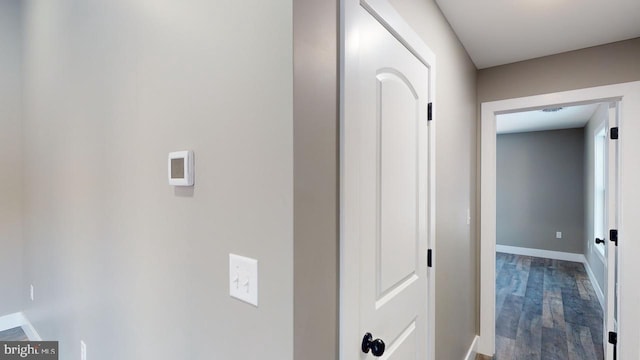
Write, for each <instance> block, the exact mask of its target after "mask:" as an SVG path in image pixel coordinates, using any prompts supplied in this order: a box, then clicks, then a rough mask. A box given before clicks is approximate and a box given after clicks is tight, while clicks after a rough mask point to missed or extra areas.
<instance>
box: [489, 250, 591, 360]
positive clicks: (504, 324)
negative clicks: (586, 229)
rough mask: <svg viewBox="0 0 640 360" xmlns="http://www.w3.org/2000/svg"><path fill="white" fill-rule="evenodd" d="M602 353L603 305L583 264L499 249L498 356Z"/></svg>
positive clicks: (503, 359) (586, 359) (504, 359)
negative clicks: (509, 252)
mask: <svg viewBox="0 0 640 360" xmlns="http://www.w3.org/2000/svg"><path fill="white" fill-rule="evenodd" d="M602 358H603V352H602V308H601V307H600V303H599V302H598V299H597V297H596V294H595V292H594V290H593V287H592V285H591V282H590V281H589V277H588V276H587V273H586V271H585V269H584V266H583V265H582V264H580V263H575V262H569V261H560V260H551V259H543V258H536V257H529V256H520V255H513V254H505V253H497V254H496V356H495V359H496V360H513V359H558V360H564V359H570V360H574V359H575V360H592V359H593V360H600V359H602Z"/></svg>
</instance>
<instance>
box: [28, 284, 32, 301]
mask: <svg viewBox="0 0 640 360" xmlns="http://www.w3.org/2000/svg"><path fill="white" fill-rule="evenodd" d="M29 297H30V298H31V301H33V284H31V289H30V292H29Z"/></svg>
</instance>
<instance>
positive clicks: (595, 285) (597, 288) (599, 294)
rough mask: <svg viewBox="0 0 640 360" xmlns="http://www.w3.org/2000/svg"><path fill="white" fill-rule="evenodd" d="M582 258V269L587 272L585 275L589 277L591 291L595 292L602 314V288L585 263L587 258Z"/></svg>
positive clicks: (589, 265) (587, 263)
mask: <svg viewBox="0 0 640 360" xmlns="http://www.w3.org/2000/svg"><path fill="white" fill-rule="evenodd" d="M582 257H583V258H584V261H583V263H584V268H585V269H586V270H587V275H589V280H591V285H593V290H594V291H595V292H596V296H597V297H598V302H599V303H600V306H602V311H603V312H604V293H603V292H602V288H601V287H600V284H598V280H596V275H595V274H594V273H593V270H591V264H589V262H588V261H587V258H586V257H585V256H584V255H582Z"/></svg>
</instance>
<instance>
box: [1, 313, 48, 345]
mask: <svg viewBox="0 0 640 360" xmlns="http://www.w3.org/2000/svg"><path fill="white" fill-rule="evenodd" d="M16 327H22V331H24V333H25V334H26V335H27V337H28V338H29V340H32V341H41V340H42V338H41V337H40V335H39V334H38V332H37V331H36V329H35V328H34V327H33V325H32V324H31V322H30V321H29V319H27V317H26V316H25V315H24V313H22V312H17V313H13V314H9V315H5V316H2V317H0V331H4V330H9V329H13V328H16Z"/></svg>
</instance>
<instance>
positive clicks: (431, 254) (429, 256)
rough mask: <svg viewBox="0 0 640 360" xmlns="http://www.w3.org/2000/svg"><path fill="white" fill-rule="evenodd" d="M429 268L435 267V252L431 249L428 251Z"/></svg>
mask: <svg viewBox="0 0 640 360" xmlns="http://www.w3.org/2000/svg"><path fill="white" fill-rule="evenodd" d="M427 266H428V267H433V251H432V250H431V249H429V250H427Z"/></svg>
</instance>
